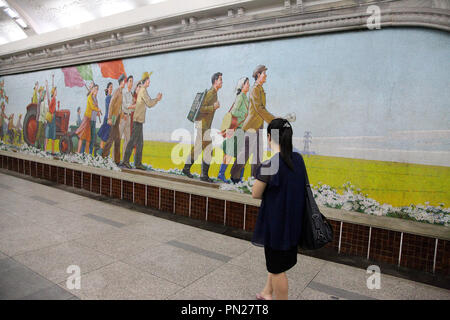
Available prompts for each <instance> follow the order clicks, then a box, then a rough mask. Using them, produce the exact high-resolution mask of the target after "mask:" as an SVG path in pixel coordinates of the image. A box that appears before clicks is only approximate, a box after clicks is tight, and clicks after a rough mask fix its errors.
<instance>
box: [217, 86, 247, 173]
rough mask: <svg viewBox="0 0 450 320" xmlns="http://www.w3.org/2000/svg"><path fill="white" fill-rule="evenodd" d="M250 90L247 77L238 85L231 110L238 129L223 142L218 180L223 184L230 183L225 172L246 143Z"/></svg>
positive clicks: (230, 133)
mask: <svg viewBox="0 0 450 320" xmlns="http://www.w3.org/2000/svg"><path fill="white" fill-rule="evenodd" d="M249 88H250V80H249V79H248V78H246V77H243V78H241V79H239V81H238V83H237V85H236V99H235V101H234V105H233V107H232V108H231V111H230V112H231V115H232V116H233V117H236V119H237V120H236V121H237V123H236V124H237V127H236V128H232V130H233V131H231V132H230V130H228V134H229V135H230V137H228V138H226V139H225V140H224V141H223V145H222V148H223V152H224V155H223V163H222V164H221V166H220V171H219V176H218V178H219V179H220V180H222V181H223V182H228V181H227V179H226V178H225V171H226V170H227V166H228V164H229V163H231V159H232V157H237V154H238V152H237V150H240V149H241V147H242V142H244V132H243V131H242V125H243V124H244V120H245V118H246V117H247V114H248V103H249V101H248V98H247V92H248V90H249Z"/></svg>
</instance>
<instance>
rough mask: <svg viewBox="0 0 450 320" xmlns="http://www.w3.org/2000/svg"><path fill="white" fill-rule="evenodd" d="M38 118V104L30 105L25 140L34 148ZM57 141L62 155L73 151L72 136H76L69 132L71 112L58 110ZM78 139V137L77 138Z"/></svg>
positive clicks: (24, 122)
mask: <svg viewBox="0 0 450 320" xmlns="http://www.w3.org/2000/svg"><path fill="white" fill-rule="evenodd" d="M36 117H37V104H36V103H30V104H29V105H28V106H27V113H26V115H25V119H24V120H23V138H24V140H25V142H26V143H27V144H28V145H30V146H34V142H35V141H36V134H37V130H38V120H37V119H36ZM55 118H56V139H58V140H59V151H60V152H61V153H69V152H71V151H72V149H73V147H74V146H73V142H72V136H74V135H75V131H71V132H69V130H68V129H69V119H70V110H59V102H58V110H57V111H56V117H55ZM77 138H78V137H77Z"/></svg>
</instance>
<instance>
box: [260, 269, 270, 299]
mask: <svg viewBox="0 0 450 320" xmlns="http://www.w3.org/2000/svg"><path fill="white" fill-rule="evenodd" d="M272 293H273V287H272V274H271V273H267V281H266V285H265V286H264V289H263V290H262V291H261V293H260V294H261V296H262V297H263V298H264V299H266V300H272Z"/></svg>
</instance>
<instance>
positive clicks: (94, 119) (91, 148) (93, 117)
mask: <svg viewBox="0 0 450 320" xmlns="http://www.w3.org/2000/svg"><path fill="white" fill-rule="evenodd" d="M94 88H95V95H94V92H92V100H94V104H95V105H96V106H97V108H98V100H97V94H98V85H96V87H95V86H94ZM94 88H93V89H94ZM93 91H94V90H93ZM98 110H99V111H96V110H92V115H91V143H90V144H89V154H92V155H94V156H95V154H93V152H94V146H95V140H96V127H97V117H98V121H99V122H100V123H101V115H102V111H101V110H100V108H98Z"/></svg>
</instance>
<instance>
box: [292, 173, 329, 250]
mask: <svg viewBox="0 0 450 320" xmlns="http://www.w3.org/2000/svg"><path fill="white" fill-rule="evenodd" d="M305 178H306V186H305V192H306V201H305V211H304V212H303V221H302V222H303V226H302V231H301V236H300V243H299V246H300V248H302V249H307V250H316V249H320V248H322V247H323V246H324V245H326V244H327V243H329V242H331V241H333V228H332V227H331V225H330V223H329V222H328V220H327V219H326V218H325V216H324V215H323V214H322V213H321V212H320V211H319V207H318V206H317V203H316V201H315V200H314V195H313V193H312V190H311V186H310V185H309V179H308V173H307V172H306V166H305Z"/></svg>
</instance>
